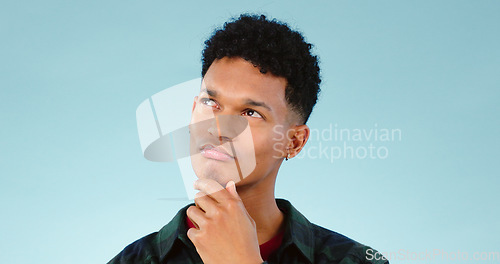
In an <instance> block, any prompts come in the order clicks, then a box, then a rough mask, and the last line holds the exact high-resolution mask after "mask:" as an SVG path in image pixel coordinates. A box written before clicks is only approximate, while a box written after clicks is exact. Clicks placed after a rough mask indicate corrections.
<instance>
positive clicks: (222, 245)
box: [187, 179, 263, 264]
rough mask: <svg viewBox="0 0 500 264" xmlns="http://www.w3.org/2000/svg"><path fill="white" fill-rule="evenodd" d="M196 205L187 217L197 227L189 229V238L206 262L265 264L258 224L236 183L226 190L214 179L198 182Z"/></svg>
mask: <svg viewBox="0 0 500 264" xmlns="http://www.w3.org/2000/svg"><path fill="white" fill-rule="evenodd" d="M195 189H197V190H200V192H199V193H197V194H196V196H195V203H196V206H191V207H189V208H188V209H187V216H188V217H189V219H191V221H192V222H193V223H194V224H195V225H196V226H197V227H198V228H190V229H189V230H188V232H187V235H188V237H189V239H190V240H191V241H192V242H193V244H194V246H195V247H196V251H198V254H200V257H201V259H202V260H203V263H207V264H211V263H221V264H224V263H231V264H232V263H249V264H257V263H262V262H263V260H262V258H261V256H260V250H259V242H258V239H257V230H256V227H255V222H254V221H253V219H252V218H251V217H250V215H249V214H248V212H247V210H246V209H245V206H244V205H243V202H242V201H241V199H240V197H239V195H238V193H237V192H236V186H235V184H234V182H233V181H230V182H228V184H227V185H226V188H223V187H222V186H221V185H220V184H219V183H218V182H216V181H214V180H211V179H199V180H197V181H196V182H195Z"/></svg>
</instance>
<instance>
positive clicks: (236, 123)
mask: <svg viewBox="0 0 500 264" xmlns="http://www.w3.org/2000/svg"><path fill="white" fill-rule="evenodd" d="M247 125H248V122H247V120H246V118H244V117H242V116H238V115H215V117H214V118H212V119H211V120H210V125H209V127H208V133H210V134H211V135H212V136H214V137H216V138H218V139H219V141H220V142H221V144H222V143H224V142H229V141H232V140H234V138H236V137H237V136H238V135H240V134H241V133H242V132H243V131H244V130H245V128H246V127H247Z"/></svg>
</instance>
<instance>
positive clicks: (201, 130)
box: [190, 57, 290, 186]
mask: <svg viewBox="0 0 500 264" xmlns="http://www.w3.org/2000/svg"><path fill="white" fill-rule="evenodd" d="M286 84H287V83H286V79H285V78H283V77H277V76H274V75H272V74H270V73H266V74H262V73H261V72H260V71H259V68H258V67H254V66H253V65H252V64H251V63H250V62H248V61H246V60H244V59H242V58H238V57H237V58H227V57H225V58H222V59H220V60H215V61H214V62H213V63H212V65H211V66H210V68H209V69H208V71H207V73H206V74H205V77H204V79H203V83H202V87H201V90H200V94H199V96H198V97H196V98H195V101H194V105H193V112H192V118H191V126H190V133H191V143H190V144H191V156H192V158H191V160H192V165H193V169H194V171H195V173H196V175H197V176H198V178H210V179H214V180H216V181H217V182H219V183H220V184H221V185H224V186H225V184H226V183H227V182H228V181H230V180H233V181H235V182H239V181H240V180H242V181H241V182H239V183H238V185H239V186H242V185H245V184H249V183H252V182H257V181H259V180H261V179H263V178H265V177H267V176H269V175H276V174H277V171H278V169H279V166H280V164H281V162H282V158H283V157H284V155H285V153H286V142H287V135H286V131H287V129H288V128H289V127H290V122H289V121H288V120H289V119H290V118H289V115H288V108H287V104H286V100H285V87H286Z"/></svg>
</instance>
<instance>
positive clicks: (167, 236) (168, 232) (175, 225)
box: [157, 204, 194, 260]
mask: <svg viewBox="0 0 500 264" xmlns="http://www.w3.org/2000/svg"><path fill="white" fill-rule="evenodd" d="M191 205H194V204H188V205H186V206H185V207H184V208H182V209H180V210H179V212H177V214H176V215H175V216H174V218H173V219H172V221H170V223H168V224H167V225H165V226H164V227H163V228H162V229H161V230H160V232H158V233H159V234H158V243H157V245H158V247H159V248H158V252H160V259H161V260H163V259H164V258H165V257H166V256H167V254H168V252H170V250H171V249H172V247H173V245H174V242H175V241H176V240H177V239H179V240H180V241H182V242H183V243H184V244H186V245H187V246H192V247H194V245H193V243H192V242H191V240H189V238H188V237H187V226H186V210H187V209H188V208H189V207H190V206H191Z"/></svg>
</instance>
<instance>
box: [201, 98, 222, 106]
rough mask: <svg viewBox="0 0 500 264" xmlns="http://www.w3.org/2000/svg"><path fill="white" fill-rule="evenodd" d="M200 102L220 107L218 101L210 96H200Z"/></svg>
mask: <svg viewBox="0 0 500 264" xmlns="http://www.w3.org/2000/svg"><path fill="white" fill-rule="evenodd" d="M200 102H201V103H202V104H204V105H206V106H209V107H215V108H218V105H217V102H215V101H214V100H212V99H210V98H200Z"/></svg>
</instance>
